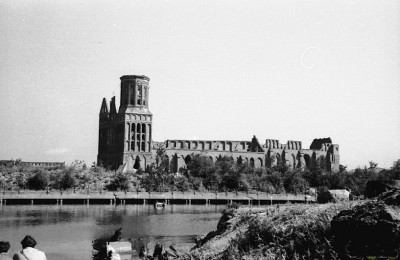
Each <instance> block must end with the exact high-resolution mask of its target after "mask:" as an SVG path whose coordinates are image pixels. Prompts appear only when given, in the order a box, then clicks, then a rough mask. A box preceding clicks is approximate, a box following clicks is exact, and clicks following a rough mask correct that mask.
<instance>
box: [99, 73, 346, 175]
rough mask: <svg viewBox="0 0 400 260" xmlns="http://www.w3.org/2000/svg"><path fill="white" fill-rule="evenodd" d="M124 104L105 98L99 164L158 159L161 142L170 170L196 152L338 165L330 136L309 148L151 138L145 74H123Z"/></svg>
mask: <svg viewBox="0 0 400 260" xmlns="http://www.w3.org/2000/svg"><path fill="white" fill-rule="evenodd" d="M120 79H121V96H120V107H119V109H118V112H117V109H116V104H115V97H112V99H111V101H110V106H108V103H107V101H106V99H105V98H103V102H102V104H101V109H100V115H99V149H98V156H97V162H98V164H99V165H103V166H105V167H110V168H112V169H118V168H121V169H123V171H125V172H126V171H133V170H135V169H138V168H139V167H140V168H142V169H145V168H146V166H148V165H150V164H152V163H153V162H154V160H155V156H156V151H157V149H158V147H159V146H161V145H162V146H163V147H164V148H165V149H166V158H167V159H168V162H169V167H170V171H171V172H177V171H178V170H179V169H180V168H181V167H186V165H187V163H188V162H189V161H190V160H191V156H192V155H193V154H196V153H199V154H204V155H206V156H209V157H210V159H211V160H213V161H214V162H215V161H217V160H218V159H219V158H221V157H223V156H229V157H232V158H233V159H234V160H235V161H236V162H237V163H247V164H249V165H250V166H252V167H256V168H260V167H270V166H273V165H276V164H277V163H280V162H283V163H286V165H290V167H292V168H293V169H296V168H303V169H307V168H309V167H310V165H311V163H312V161H316V160H324V165H325V167H326V169H327V170H332V171H338V170H339V161H340V155H339V145H337V144H332V140H331V138H321V139H314V140H313V142H312V144H311V145H310V148H309V149H306V148H303V145H302V142H301V141H287V142H286V144H282V143H280V142H279V140H275V139H266V140H265V142H264V143H260V142H259V141H258V139H257V138H256V137H255V136H253V138H252V139H251V140H241V141H234V140H166V141H164V142H155V141H153V140H152V130H153V129H152V122H153V114H152V113H151V112H150V110H149V88H150V86H149V81H150V79H149V78H148V77H147V76H138V75H125V76H122V77H121V78H120Z"/></svg>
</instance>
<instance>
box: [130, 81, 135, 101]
mask: <svg viewBox="0 0 400 260" xmlns="http://www.w3.org/2000/svg"><path fill="white" fill-rule="evenodd" d="M129 93H130V97H129V104H132V105H133V104H135V88H134V86H132V85H129Z"/></svg>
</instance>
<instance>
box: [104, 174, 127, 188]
mask: <svg viewBox="0 0 400 260" xmlns="http://www.w3.org/2000/svg"><path fill="white" fill-rule="evenodd" d="M106 188H107V189H108V190H111V191H117V190H124V191H126V190H128V188H129V181H128V178H127V177H126V175H125V174H123V173H117V174H115V175H114V176H113V178H112V179H111V181H110V183H109V184H108V185H107V187H106Z"/></svg>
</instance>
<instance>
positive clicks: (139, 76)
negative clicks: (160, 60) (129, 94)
mask: <svg viewBox="0 0 400 260" xmlns="http://www.w3.org/2000/svg"><path fill="white" fill-rule="evenodd" d="M120 79H121V80H127V79H144V80H147V81H149V80H150V78H149V77H147V76H145V75H124V76H122V77H120Z"/></svg>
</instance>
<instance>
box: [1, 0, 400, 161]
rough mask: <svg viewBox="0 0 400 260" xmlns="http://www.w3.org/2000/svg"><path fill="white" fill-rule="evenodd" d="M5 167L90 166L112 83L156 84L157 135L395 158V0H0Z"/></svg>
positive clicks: (399, 71) (398, 88)
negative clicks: (14, 163)
mask: <svg viewBox="0 0 400 260" xmlns="http://www.w3.org/2000/svg"><path fill="white" fill-rule="evenodd" d="M0 33H1V36H2V37H1V43H0V64H1V66H0V104H1V110H0V118H1V125H0V159H11V158H14V159H15V158H22V159H23V160H25V161H67V162H68V161H72V160H75V159H79V160H85V161H86V162H87V163H88V164H91V163H92V162H93V161H95V160H96V156H97V149H98V147H97V142H98V114H99V111H100V105H101V101H102V98H103V97H106V98H107V100H108V101H109V100H110V98H111V97H112V95H113V92H114V93H115V95H116V96H117V100H118V105H119V92H120V89H119V88H120V87H119V83H120V80H119V77H120V76H122V75H126V74H139V75H147V76H149V77H150V95H149V96H150V101H149V106H150V110H151V112H152V113H153V114H154V119H153V138H154V140H155V141H164V140H166V139H194V138H195V139H223V140H227V139H232V140H251V138H252V136H253V135H256V136H257V137H258V139H259V141H260V142H261V143H265V139H267V138H270V139H279V140H280V142H281V143H286V141H287V140H299V141H302V142H303V147H307V148H308V147H309V145H310V144H311V141H312V139H313V138H322V137H331V138H332V140H333V142H334V143H336V144H339V145H340V149H341V152H340V153H341V154H340V155H341V164H344V165H348V167H349V168H354V167H357V166H364V165H366V164H368V161H370V160H373V161H375V162H377V163H378V166H381V167H390V166H391V165H392V163H393V161H395V160H397V159H400V2H399V1H396V0H385V1H378V0H376V1H368V0H356V1H348V0H346V1H345V0H343V1H334V0H330V1H328V0H304V1H298V0H292V1H278V0H275V1H265V0H262V1H255V0H251V1H228V0H227V1H214V0H213V1H198V0H196V1H149V0H145V1H136V0H133V1H132V0H129V1H99V0H95V1H71V0H68V1H66V0H65V1H54V0H41V1H33V0H32V1H23V0H22V1H21V0H19V1H13V0H9V1H8V0H0Z"/></svg>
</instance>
